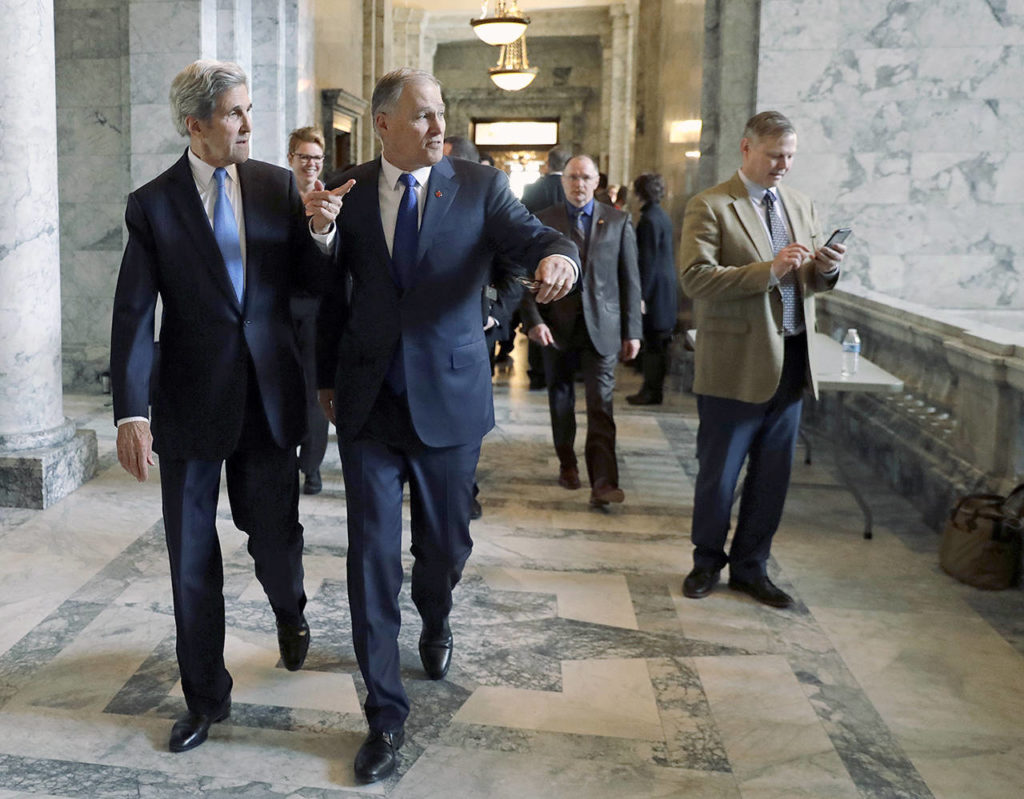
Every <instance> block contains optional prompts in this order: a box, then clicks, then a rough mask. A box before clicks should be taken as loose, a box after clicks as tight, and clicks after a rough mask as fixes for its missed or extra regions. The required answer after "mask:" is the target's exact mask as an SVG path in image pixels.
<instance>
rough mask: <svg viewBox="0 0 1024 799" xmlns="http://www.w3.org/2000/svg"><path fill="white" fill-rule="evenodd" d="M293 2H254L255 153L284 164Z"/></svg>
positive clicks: (286, 141) (264, 159)
mask: <svg viewBox="0 0 1024 799" xmlns="http://www.w3.org/2000/svg"><path fill="white" fill-rule="evenodd" d="M293 2H294V0H253V4H252V76H251V78H252V79H251V81H250V94H251V95H252V105H253V111H252V124H253V141H252V157H253V158H258V159H260V160H261V161H269V162H270V163H272V164H280V165H281V166H286V165H287V163H288V152H287V150H288V129H287V127H286V125H287V118H286V115H285V102H286V96H287V92H286V90H285V80H286V76H287V73H288V69H287V57H286V54H285V27H286V23H287V18H288V13H287V8H286V7H287V6H288V5H290V4H291V3H293Z"/></svg>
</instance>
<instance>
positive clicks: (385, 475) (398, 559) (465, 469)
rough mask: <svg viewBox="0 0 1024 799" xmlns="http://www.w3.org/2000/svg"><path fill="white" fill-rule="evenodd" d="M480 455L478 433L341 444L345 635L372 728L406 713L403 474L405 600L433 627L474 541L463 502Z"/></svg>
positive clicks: (393, 724)
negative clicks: (405, 562)
mask: <svg viewBox="0 0 1024 799" xmlns="http://www.w3.org/2000/svg"><path fill="white" fill-rule="evenodd" d="M479 457H480V444H479V442H478V443H476V444H465V445H462V446H456V447H441V448H435V447H425V446H423V445H422V444H421V445H419V446H418V447H410V448H403V447H397V446H392V445H389V444H386V443H383V442H381V441H377V440H371V439H366V438H361V439H358V440H356V441H354V442H350V443H344V444H343V445H342V446H341V463H342V469H343V471H344V475H345V496H346V499H347V503H348V596H349V606H350V609H351V613H352V639H353V643H354V646H355V651H356V659H357V660H358V661H359V669H360V671H361V672H362V675H363V680H364V682H365V683H366V690H367V697H366V704H365V706H364V707H365V710H366V720H367V722H368V723H369V725H370V727H371V728H372V729H382V730H394V729H396V728H398V727H400V726H402V724H404V723H405V719H406V717H407V716H408V715H409V698H408V696H407V695H406V692H405V688H404V687H403V685H402V677H401V673H400V672H401V664H400V657H399V648H398V631H399V628H400V626H401V610H400V606H399V599H398V597H399V593H400V592H401V590H402V578H403V568H402V493H403V486H404V484H405V483H406V482H408V484H409V500H410V511H411V517H412V523H411V528H412V550H411V551H412V555H413V558H414V562H413V567H412V600H413V603H414V604H415V605H416V609H417V610H418V611H419V614H420V617H421V618H422V620H423V626H424V628H425V629H426V630H428V631H429V632H430V633H431V634H434V633H437V634H439V633H440V631H441V629H442V628H443V625H444V622H445V620H446V619H447V618H448V614H449V613H450V612H451V609H452V589H453V588H454V587H455V585H456V584H457V583H458V582H459V580H460V579H461V577H462V568H463V566H464V565H465V563H466V560H467V559H468V558H469V554H470V551H471V550H472V548H473V541H472V539H471V538H470V535H469V512H470V503H471V501H472V497H473V479H474V475H475V473H476V465H477V460H478V459H479Z"/></svg>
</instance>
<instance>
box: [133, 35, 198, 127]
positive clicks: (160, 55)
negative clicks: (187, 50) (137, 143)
mask: <svg viewBox="0 0 1024 799" xmlns="http://www.w3.org/2000/svg"><path fill="white" fill-rule="evenodd" d="M189 61H190V59H189V58H188V57H187V56H186V55H185V54H183V53H181V52H178V51H174V52H169V53H166V52H157V53H132V73H131V91H130V97H131V104H132V105H133V106H135V105H144V106H146V107H156V106H163V107H164V108H165V109H169V108H170V103H169V102H168V99H167V94H168V92H169V91H170V88H171V81H173V80H174V77H175V75H177V74H178V73H179V72H181V70H182V69H184V68H185V67H186V66H188V64H189ZM164 117H165V118H166V119H168V120H169V119H170V110H168V111H166V113H165V114H164ZM133 133H134V132H133ZM132 138H133V140H134V139H135V138H136V137H135V136H134V135H133V137H132Z"/></svg>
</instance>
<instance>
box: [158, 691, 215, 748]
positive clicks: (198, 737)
mask: <svg viewBox="0 0 1024 799" xmlns="http://www.w3.org/2000/svg"><path fill="white" fill-rule="evenodd" d="M230 715H231V700H230V699H229V700H228V702H227V704H226V705H225V706H224V709H223V710H221V711H220V712H219V713H215V714H213V715H212V716H208V715H206V714H205V713H193V712H192V711H189V713H188V715H187V716H184V717H182V718H180V719H178V720H177V721H176V722H174V726H173V727H171V740H170V742H169V744H168V748H169V749H170V750H171V751H172V752H187V751H188V750H189V749H195V748H196V747H197V746H199V744H201V743H202V742H203V741H205V740H206V736H207V735H209V733H210V725H211V724H216V723H217V722H218V721H224V719H226V718H227V717H228V716H230Z"/></svg>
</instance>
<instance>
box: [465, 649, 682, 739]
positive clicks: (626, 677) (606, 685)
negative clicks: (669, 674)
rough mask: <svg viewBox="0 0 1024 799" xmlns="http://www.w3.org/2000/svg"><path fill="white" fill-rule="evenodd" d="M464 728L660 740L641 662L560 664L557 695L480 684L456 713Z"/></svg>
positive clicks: (660, 731) (651, 693)
mask: <svg viewBox="0 0 1024 799" xmlns="http://www.w3.org/2000/svg"><path fill="white" fill-rule="evenodd" d="M454 720H455V721H457V722H461V723H464V724H484V725H488V726H499V727H514V728H517V729H525V730H546V731H548V732H563V733H570V734H576V735H603V736H611V737H614V738H639V739H643V740H651V741H660V740H663V739H664V737H665V733H664V730H663V729H662V726H661V720H660V718H659V715H658V706H657V702H656V701H655V697H654V690H653V689H652V687H651V676H650V673H649V672H648V670H647V663H646V661H644V660H641V659H633V660H627V659H615V658H612V659H608V660H582V661H563V662H562V691H561V693H552V692H549V691H529V690H525V689H521V688H507V687H497V686H481V687H479V688H477V689H476V690H475V691H474V692H473V695H472V696H470V697H469V699H468V700H467V701H466V702H465V704H463V705H462V707H461V708H460V709H459V711H458V712H457V713H456V714H455V718H454Z"/></svg>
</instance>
